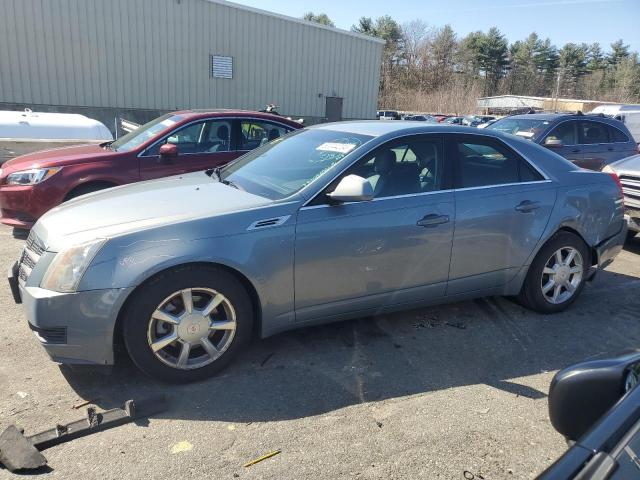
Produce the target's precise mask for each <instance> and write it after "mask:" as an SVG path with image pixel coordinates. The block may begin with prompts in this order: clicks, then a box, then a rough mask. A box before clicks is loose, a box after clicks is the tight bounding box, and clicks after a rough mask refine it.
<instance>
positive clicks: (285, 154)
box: [220, 129, 373, 200]
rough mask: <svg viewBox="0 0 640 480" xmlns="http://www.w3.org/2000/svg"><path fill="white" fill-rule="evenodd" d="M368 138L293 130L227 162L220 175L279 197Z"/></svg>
mask: <svg viewBox="0 0 640 480" xmlns="http://www.w3.org/2000/svg"><path fill="white" fill-rule="evenodd" d="M372 138H373V137H371V136H367V135H358V134H355V133H348V132H336V131H332V130H324V129H310V130H297V131H294V132H292V133H290V134H288V135H286V136H284V137H281V138H278V139H276V140H274V141H272V142H270V143H267V144H266V145H264V146H262V147H260V148H257V149H256V150H253V151H251V152H249V153H247V154H246V155H243V156H242V157H240V158H239V159H238V160H236V161H235V162H233V163H230V164H229V165H227V166H226V167H224V168H223V169H222V170H221V171H220V179H221V180H222V181H224V182H228V183H230V184H232V185H235V186H237V187H238V188H241V189H243V190H245V191H247V192H249V193H253V194H255V195H260V196H262V197H266V198H270V199H272V200H280V199H282V198H285V197H288V196H290V195H292V194H294V193H296V192H298V191H299V190H301V189H302V188H304V187H305V186H306V185H308V184H309V183H311V182H312V181H313V180H315V179H316V178H318V177H319V176H320V175H322V174H323V173H324V172H326V171H327V170H328V169H330V168H331V167H333V166H334V165H335V164H336V163H338V162H339V161H340V160H342V159H343V158H344V157H345V156H346V155H347V154H349V153H350V152H352V151H353V150H355V149H356V148H358V147H359V146H360V145H362V144H364V143H366V142H367V141H369V140H371V139H372Z"/></svg>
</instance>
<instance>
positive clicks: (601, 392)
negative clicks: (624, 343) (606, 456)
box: [549, 351, 640, 441]
mask: <svg viewBox="0 0 640 480" xmlns="http://www.w3.org/2000/svg"><path fill="white" fill-rule="evenodd" d="M639 376H640V352H638V351H633V353H628V354H623V355H621V356H619V357H616V358H609V359H606V360H592V361H588V362H582V363H578V364H577V365H573V366H571V367H569V368H565V369H564V370H561V371H559V372H558V373H556V375H555V376H554V377H553V380H552V381H551V386H550V387H549V419H550V420H551V424H552V425H553V428H555V429H556V430H557V431H558V433H560V434H562V435H564V436H565V437H566V438H567V439H568V440H572V441H577V440H578V439H579V438H580V437H582V436H583V435H584V434H585V433H586V432H587V430H589V429H590V428H591V427H592V426H593V425H594V424H595V423H596V422H597V421H598V420H599V419H600V417H602V416H603V415H604V414H605V413H606V412H607V411H608V410H609V409H610V408H611V407H612V406H613V405H615V403H616V402H617V401H618V400H620V398H622V396H623V395H624V394H625V393H626V392H628V391H629V390H631V389H632V388H634V387H635V386H636V384H637V383H638V378H639Z"/></svg>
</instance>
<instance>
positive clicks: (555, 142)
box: [544, 138, 564, 148]
mask: <svg viewBox="0 0 640 480" xmlns="http://www.w3.org/2000/svg"><path fill="white" fill-rule="evenodd" d="M544 146H545V147H549V148H562V147H564V144H563V143H562V140H560V139H558V138H547V139H546V140H545V141H544Z"/></svg>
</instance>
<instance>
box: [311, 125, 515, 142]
mask: <svg viewBox="0 0 640 480" xmlns="http://www.w3.org/2000/svg"><path fill="white" fill-rule="evenodd" d="M308 128H309V129H318V130H332V131H335V132H346V133H355V134H360V135H369V136H372V137H381V136H383V135H392V136H400V135H401V134H411V133H416V134H419V133H459V134H482V135H488V136H493V137H499V138H506V139H508V138H511V139H513V138H514V137H513V136H512V135H508V136H507V134H504V133H502V132H498V131H494V130H491V131H490V132H485V131H483V130H482V129H481V130H477V129H475V128H470V127H465V126H458V125H443V124H440V123H425V122H413V121H410V120H397V121H394V122H381V121H380V120H354V121H348V122H334V123H321V124H318V125H313V126H310V127H308Z"/></svg>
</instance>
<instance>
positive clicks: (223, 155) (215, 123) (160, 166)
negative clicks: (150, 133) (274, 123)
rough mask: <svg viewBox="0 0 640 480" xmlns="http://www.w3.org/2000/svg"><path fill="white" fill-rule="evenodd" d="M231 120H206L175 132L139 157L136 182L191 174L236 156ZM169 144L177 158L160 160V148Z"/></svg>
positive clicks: (226, 161)
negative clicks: (176, 151) (173, 147)
mask: <svg viewBox="0 0 640 480" xmlns="http://www.w3.org/2000/svg"><path fill="white" fill-rule="evenodd" d="M231 131H232V120H229V119H209V120H201V121H196V122H193V123H190V124H187V125H184V126H181V127H178V128H176V129H175V130H174V131H172V132H171V133H169V134H167V135H165V136H164V137H163V138H162V139H161V140H159V141H158V142H156V143H155V144H154V145H152V146H151V147H149V148H147V149H146V150H145V151H144V152H143V153H142V154H141V155H140V178H141V179H142V180H149V179H153V178H160V177H166V176H169V175H178V174H180V173H187V172H195V171H198V170H206V169H209V168H213V167H217V166H219V165H224V164H225V163H228V162H230V161H231V160H233V159H234V158H236V157H237V156H238V153H237V152H235V151H234V150H233V149H232V148H231V146H232V138H231ZM165 143H172V144H174V145H176V147H177V148H178V156H177V157H176V158H172V159H166V158H161V157H160V154H159V151H160V147H161V146H162V145H164V144H165Z"/></svg>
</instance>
